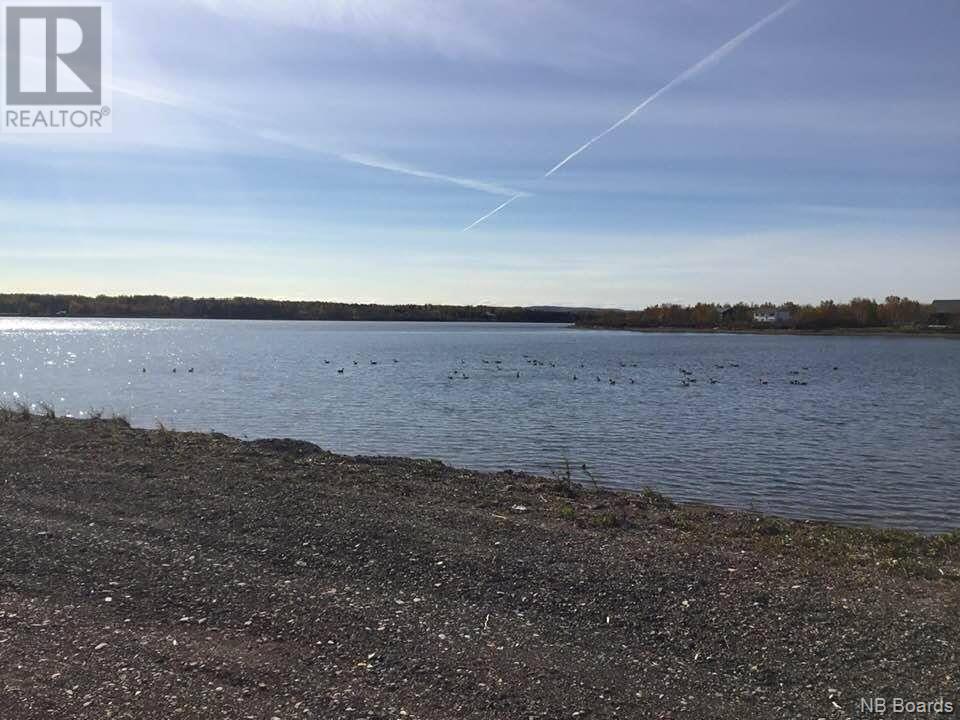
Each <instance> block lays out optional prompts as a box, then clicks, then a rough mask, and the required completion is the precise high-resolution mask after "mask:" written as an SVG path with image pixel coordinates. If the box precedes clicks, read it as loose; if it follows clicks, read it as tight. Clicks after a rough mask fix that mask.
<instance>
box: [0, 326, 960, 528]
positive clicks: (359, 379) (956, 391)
mask: <svg viewBox="0 0 960 720" xmlns="http://www.w3.org/2000/svg"><path fill="white" fill-rule="evenodd" d="M395 361H396V362H395ZM496 361H500V363H499V364H497V362H496ZM327 362H329V364H327ZM373 362H376V363H377V364H376V365H374V364H372V363H373ZM355 363H356V364H355ZM733 365H739V367H733ZM718 366H723V367H718ZM190 368H194V372H193V373H190V372H188V370H189V369H190ZM680 368H683V369H685V370H687V371H689V372H690V373H693V375H692V376H690V377H692V378H696V379H697V382H696V383H690V385H689V387H685V386H684V385H683V384H682V383H681V379H682V378H683V377H685V376H684V375H682V374H681V373H680ZM835 368H836V369H835ZM144 369H146V372H145V373H144V372H143V370H144ZM174 369H176V370H177V372H176V373H174V372H173V370H174ZM340 369H343V371H344V372H343V374H340V373H339V372H338V370H340ZM792 372H794V373H799V374H796V375H794V374H791V373H792ZM518 373H519V377H517V374H518ZM574 376H576V377H577V379H576V380H574ZM597 378H599V382H598V380H597ZM711 378H713V379H714V380H716V381H717V382H716V383H715V384H711V383H710V379H711ZM611 380H613V381H615V383H616V384H611V382H610V381H611ZM761 380H766V381H767V384H762V383H761ZM792 380H796V381H800V382H806V383H807V384H806V385H796V384H791V381H792ZM631 381H633V382H632V383H631ZM18 399H19V400H26V401H27V402H41V401H44V402H47V403H49V404H51V405H53V406H54V407H55V408H56V410H57V412H58V414H62V415H66V414H69V415H73V416H75V417H82V416H83V413H84V412H85V411H88V410H89V409H90V408H103V409H105V410H107V411H108V412H112V411H116V412H119V413H124V414H126V415H128V416H129V418H130V419H131V421H132V422H133V423H134V424H135V425H138V426H148V427H150V426H155V425H156V422H157V420H161V421H162V422H163V423H164V424H166V425H167V426H170V427H173V428H176V429H182V430H187V429H191V430H211V429H214V430H216V431H218V432H223V433H227V434H230V435H236V436H241V437H249V438H255V437H292V438H299V439H304V440H309V441H312V442H316V443H318V444H319V445H321V446H323V447H324V448H327V449H329V450H333V451H336V452H340V453H348V454H376V455H403V456H415V457H423V458H438V459H441V460H444V461H446V462H449V463H452V464H454V465H458V466H463V467H470V468H477V469H484V470H500V469H505V468H513V469H522V470H529V471H534V472H538V473H545V474H550V473H552V472H555V471H557V470H558V468H561V467H563V466H564V464H565V463H566V462H569V463H570V465H571V466H572V468H573V471H574V475H575V476H576V477H577V478H578V479H583V477H584V476H583V473H582V471H581V470H580V468H581V467H582V466H583V465H584V464H585V465H586V466H587V468H588V469H589V471H590V472H591V473H592V474H593V475H594V476H595V477H596V478H597V479H598V480H599V482H601V483H602V484H604V485H608V486H614V487H624V488H642V487H645V486H650V487H653V488H655V489H656V490H659V491H661V492H664V493H666V494H668V495H670V496H672V497H674V498H675V499H678V500H684V501H706V502H709V503H715V504H720V505H724V506H729V507H740V508H755V509H757V510H758V511H767V512H772V513H776V514H781V515H789V516H794V517H800V518H822V519H832V520H839V521H843V522H848V523H870V524H878V525H888V526H895V527H903V528H914V529H919V530H923V531H927V532H936V531H942V530H947V529H954V528H957V527H960V342H957V341H951V340H943V339H935V338H931V339H924V338H843V337H822V338H813V337H794V336H754V335H735V336H734V335H696V334H690V335H687V334H642V333H619V332H605V331H586V330H574V329H571V328H567V327H562V326H543V325H463V324H414V323H409V324H408V323H401V324H374V323H284V322H220V321H168V320H156V321H151V320H73V319H62V320H61V319H56V320H53V319H44V320H34V319H25V318H0V400H3V401H7V402H13V401H15V400H18Z"/></svg>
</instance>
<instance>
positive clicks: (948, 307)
mask: <svg viewBox="0 0 960 720" xmlns="http://www.w3.org/2000/svg"><path fill="white" fill-rule="evenodd" d="M933 312H935V313H936V314H938V315H941V314H942V315H960V300H934V301H933Z"/></svg>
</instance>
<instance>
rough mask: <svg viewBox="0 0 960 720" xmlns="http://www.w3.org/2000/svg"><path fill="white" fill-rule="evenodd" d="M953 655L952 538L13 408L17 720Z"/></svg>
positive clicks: (588, 714) (713, 700)
mask: <svg viewBox="0 0 960 720" xmlns="http://www.w3.org/2000/svg"><path fill="white" fill-rule="evenodd" d="M957 648H960V534H953V535H946V536H940V537H935V538H927V537H921V536H917V535H911V534H908V533H903V532H895V531H883V530H864V529H850V528H841V527H836V526H831V525H825V524H816V523H802V522H793V521H786V520H780V519H776V518H771V517H760V516H757V515H755V514H750V513H733V512H725V511H721V510H717V509H712V508H703V507H689V506H686V507H681V506H676V505H674V504H673V503H671V502H670V501H669V500H668V499H666V498H664V497H662V496H659V495H657V494H655V493H653V492H647V493H643V494H638V495H627V494H617V493H611V492H594V491H592V490H588V489H584V488H579V487H577V486H575V485H572V484H571V483H569V482H567V481H566V480H565V479H564V478H556V479H543V478H536V477H532V476H527V475H519V474H513V473H509V472H504V473H499V474H480V473H474V472H467V471H462V470H456V469H453V468H449V467H446V466H444V465H442V464H440V463H438V462H429V461H413V460H404V459H371V458H348V457H342V456H337V455H333V454H330V453H327V452H324V451H322V450H320V449H319V448H317V447H315V446H312V445H309V444H306V443H300V442H294V441H284V440H274V441H256V442H242V441H239V440H236V439H232V438H228V437H224V436H220V435H200V434H181V433H174V432H168V431H163V430H155V431H145V430H135V429H132V428H130V427H129V426H127V424H126V423H124V422H123V421H119V420H118V421H106V420H102V421H89V422H78V421H72V420H60V419H54V418H37V417H30V416H27V415H25V414H22V413H16V412H10V411H5V412H2V413H0V717H3V718H48V717H71V718H103V717H130V718H134V717H135V718H146V719H154V718H155V719H157V720H160V719H161V718H162V719H163V720H166V719H168V718H212V717H255V718H281V719H282V720H286V719H287V718H308V717H316V718H324V719H325V720H328V719H334V718H361V717H362V718H368V717H369V718H384V719H386V718H390V719H393V718H408V719H416V718H422V719H424V720H427V719H429V720H449V719H450V718H477V719H481V718H482V719H489V720H502V719H503V718H530V717H533V718H559V717H566V718H569V717H580V718H677V717H691V718H705V717H710V718H731V719H732V718H737V719H743V718H769V717H777V718H805V719H806V718H811V717H841V716H857V713H858V712H859V707H860V699H861V698H862V697H863V698H868V697H887V698H891V699H892V698H894V697H899V698H905V699H908V700H912V701H917V702H935V701H937V700H939V699H943V700H944V701H945V702H948V703H953V705H954V707H956V706H957V701H958V700H960V698H958V697H957V694H958V692H957V687H958V677H957V673H958V667H960V662H958V656H957V653H958V650H957ZM891 701H892V700H891ZM841 713H843V714H841ZM921 716H922V715H921Z"/></svg>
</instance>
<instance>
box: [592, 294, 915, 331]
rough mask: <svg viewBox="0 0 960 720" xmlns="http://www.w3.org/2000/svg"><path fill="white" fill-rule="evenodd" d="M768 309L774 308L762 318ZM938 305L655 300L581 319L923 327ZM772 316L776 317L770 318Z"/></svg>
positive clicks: (702, 325)
mask: <svg viewBox="0 0 960 720" xmlns="http://www.w3.org/2000/svg"><path fill="white" fill-rule="evenodd" d="M767 313H774V314H773V315H770V316H769V317H768V318H767V319H766V320H763V319H761V318H763V316H764V315H766V314H767ZM932 316H933V306H932V305H931V304H929V303H922V302H919V301H917V300H911V299H910V298H905V297H899V296H896V295H891V296H889V297H887V298H886V299H885V300H884V301H883V302H878V301H877V300H871V299H869V298H854V299H853V300H851V301H850V302H848V303H838V302H835V301H833V300H824V301H823V302H821V303H819V304H818V305H800V304H797V303H786V304H783V305H773V304H771V303H764V304H750V303H744V302H741V303H737V304H736V305H732V306H729V305H717V304H709V303H698V304H696V305H673V304H662V305H653V306H651V307H648V308H645V309H643V310H637V311H622V310H609V311H601V312H595V313H591V314H588V315H584V316H581V317H579V318H578V321H577V322H578V324H580V325H588V326H593V327H612V328H637V329H643V328H678V329H710V328H722V329H735V330H736V329H740V330H749V329H757V328H762V327H775V328H780V329H790V330H810V331H818V330H821V331H822V330H834V329H880V328H887V329H919V328H921V327H926V326H928V325H929V324H930V323H931V319H932ZM771 318H772V319H771Z"/></svg>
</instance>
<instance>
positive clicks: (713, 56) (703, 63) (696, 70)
mask: <svg viewBox="0 0 960 720" xmlns="http://www.w3.org/2000/svg"><path fill="white" fill-rule="evenodd" d="M799 2H800V0H790V2H788V3H787V4H785V5H783V6H782V7H781V8H780V9H778V10H774V11H773V12H772V13H770V14H769V15H767V16H766V17H765V18H763V19H762V20H760V21H758V22H756V23H754V24H753V25H751V26H750V27H749V28H747V29H746V30H744V31H743V32H742V33H740V34H739V35H737V36H736V37H735V38H733V39H732V40H729V41H727V42H726V43H724V44H723V45H721V46H720V47H719V48H717V49H716V50H714V51H713V52H712V53H710V54H709V55H707V56H706V57H705V58H704V59H703V60H700V61H699V62H698V63H696V64H695V65H691V66H690V67H688V68H687V69H686V70H684V71H683V72H682V73H680V74H679V75H677V77H675V78H674V79H673V80H671V81H670V82H668V83H667V84H666V85H664V86H663V87H662V88H660V89H659V90H657V91H656V92H655V93H653V95H651V96H650V97H648V98H647V99H646V100H644V101H643V102H642V103H640V104H639V105H637V106H636V107H635V108H634V109H633V110H631V111H630V112H629V113H627V114H626V115H624V116H623V117H622V118H620V119H619V120H617V121H616V122H615V123H614V124H613V125H611V126H610V127H608V128H607V129H606V130H604V131H603V132H602V133H600V134H599V135H597V136H595V137H593V138H591V139H590V140H588V141H587V142H585V143H584V144H583V145H581V146H580V147H579V148H577V149H576V150H574V151H573V152H572V153H570V154H569V155H567V156H566V157H565V158H564V159H563V160H561V161H560V162H559V163H557V164H556V165H554V166H553V167H552V168H550V169H549V170H548V171H547V172H546V173H544V175H543V177H542V178H541V180H544V179H546V178H548V177H550V176H551V175H553V174H554V173H556V172H557V171H558V170H559V169H560V168H562V167H563V166H564V165H566V164H567V163H569V162H570V161H571V160H573V159H574V158H575V157H577V156H578V155H580V154H581V153H583V152H584V151H586V150H588V149H589V148H590V147H591V146H592V145H594V144H595V143H597V142H599V141H600V140H602V139H603V138H605V137H606V136H607V135H609V134H610V133H612V132H613V131H614V130H616V129H617V128H619V127H620V126H621V125H624V124H625V123H627V122H629V121H630V120H632V119H633V118H634V117H636V115H637V114H638V113H639V112H641V111H642V110H643V109H644V108H645V107H647V106H648V105H649V104H650V103H652V102H654V101H655V100H656V99H657V98H659V97H660V96H661V95H664V94H665V93H667V92H669V91H670V90H672V89H673V88H675V87H676V86H677V85H680V84H682V83H684V82H686V81H687V80H689V79H690V78H692V77H695V76H697V75H699V74H700V73H701V72H703V71H704V70H706V69H707V68H708V67H710V66H711V65H713V64H715V63H718V62H720V60H722V59H723V58H724V57H726V56H727V55H729V54H730V53H731V52H733V51H734V50H736V49H737V48H738V47H740V45H742V44H743V43H744V42H746V41H747V40H748V39H749V38H750V36H751V35H754V34H755V33H757V32H759V31H760V30H761V29H762V28H763V27H764V26H766V25H768V24H769V23H772V22H773V21H774V20H776V19H777V18H778V17H780V16H781V15H783V14H784V13H785V12H787V11H788V10H789V9H790V8H792V7H793V6H794V5H796V4H797V3H799ZM517 199H518V198H517V197H513V198H511V199H510V200H508V201H507V202H505V203H504V204H503V205H501V206H500V207H498V208H497V209H496V210H494V211H492V212H490V213H487V214H486V215H484V216H483V217H482V218H480V219H479V220H477V221H476V222H475V223H473V224H472V225H470V226H468V227H466V228H464V232H466V231H467V230H470V229H472V228H474V227H476V226H477V225H479V224H480V223H482V222H484V221H485V220H489V219H490V218H491V217H493V216H494V215H496V214H497V213H498V212H500V211H501V210H503V209H504V208H505V207H506V206H507V205H509V204H510V203H512V202H513V201H514V200H517Z"/></svg>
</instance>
